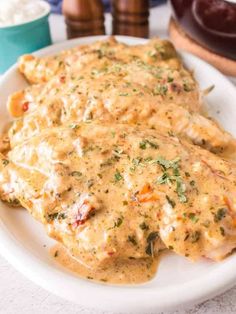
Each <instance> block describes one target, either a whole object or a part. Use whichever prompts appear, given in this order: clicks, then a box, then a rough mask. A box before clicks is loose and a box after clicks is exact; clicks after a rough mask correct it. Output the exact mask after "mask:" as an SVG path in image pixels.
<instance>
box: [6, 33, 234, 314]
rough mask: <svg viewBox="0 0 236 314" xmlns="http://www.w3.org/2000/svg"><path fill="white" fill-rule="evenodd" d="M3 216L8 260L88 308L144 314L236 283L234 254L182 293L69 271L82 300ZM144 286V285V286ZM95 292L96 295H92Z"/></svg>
mask: <svg viewBox="0 0 236 314" xmlns="http://www.w3.org/2000/svg"><path fill="white" fill-rule="evenodd" d="M107 37H110V36H89V37H83V38H76V39H72V40H66V41H63V42H60V43H56V44H54V45H51V46H48V47H46V48H43V49H40V50H38V51H36V52H34V53H33V54H34V55H45V54H51V53H52V51H55V52H56V51H59V50H63V49H67V48H68V47H72V46H73V45H80V44H84V43H89V42H90V43H91V42H93V41H95V40H100V39H104V38H107ZM115 37H116V38H117V39H118V41H123V42H129V41H131V42H132V43H145V42H146V41H147V39H143V38H136V37H130V36H115ZM180 55H181V56H182V57H183V59H186V60H195V61H197V62H200V63H201V64H202V65H203V66H204V67H205V68H206V70H207V69H208V70H209V71H211V72H213V74H214V73H215V75H217V76H220V77H221V79H223V80H224V81H225V83H226V84H228V86H230V88H234V89H235V86H234V85H233V84H232V82H230V81H229V79H228V78H226V77H225V76H224V75H223V74H222V73H221V72H220V71H218V70H217V69H215V68H214V67H213V66H211V65H210V64H208V63H207V62H205V61H203V60H201V59H200V58H198V57H196V56H193V55H192V54H190V53H186V52H182V51H180ZM190 63H191V62H190ZM16 68H17V65H16V64H15V65H13V66H12V67H11V68H10V69H9V70H8V71H6V72H5V74H4V75H3V76H2V77H1V79H0V90H1V86H2V84H3V83H4V82H5V83H6V82H7V81H8V79H9V76H11V75H14V72H15V71H16ZM235 94H236V93H235ZM0 218H1V219H0V226H1V228H0V254H1V255H2V256H3V257H4V258H6V259H7V260H8V262H9V263H10V264H12V265H13V266H14V267H15V268H16V269H17V270H18V271H20V272H21V273H23V274H24V275H25V276H26V277H27V278H28V279H30V280H32V281H33V282H34V283H36V284H37V285H39V286H41V287H43V288H44V289H46V290H48V291H50V292H51V293H53V294H56V295H57V296H59V297H62V298H64V299H67V300H69V301H72V302H74V303H77V304H80V305H81V306H84V307H90V308H91V307H93V308H96V309H98V308H99V309H101V310H104V309H105V310H110V311H122V312H126V311H127V309H128V311H129V312H135V313H143V312H144V311H147V310H150V309H151V310H162V311H163V310H171V309H176V308H177V307H178V308H180V307H186V306H190V305H193V304H196V303H199V302H202V301H205V300H207V299H209V298H211V297H214V296H216V295H218V294H220V293H222V292H224V291H226V290H228V289H229V288H231V287H232V286H234V285H235V279H236V272H235V271H234V269H235V266H234V264H235V260H236V255H235V256H232V258H229V259H228V260H227V263H224V264H222V265H221V267H220V276H219V269H218V268H217V269H214V270H213V271H212V272H210V273H209V274H208V276H206V277H205V278H202V277H200V278H198V279H194V280H192V281H190V282H188V283H184V284H182V286H181V290H182V291H181V293H179V285H176V286H174V287H165V288H163V291H159V292H158V294H157V292H156V291H155V288H154V289H153V291H150V289H145V284H143V285H138V286H115V285H105V284H100V283H93V282H90V281H86V280H80V278H78V277H76V276H73V275H72V274H68V273H66V274H64V277H65V278H66V277H67V276H69V278H70V280H71V283H72V285H73V286H75V285H79V286H80V287H81V288H80V290H81V295H80V296H81V298H80V300H77V299H76V298H75V295H74V294H73V293H71V291H65V290H66V289H62V288H63V287H62V286H63V281H62V282H60V280H58V279H59V278H60V277H61V276H62V273H61V271H59V270H57V269H56V268H53V267H52V266H51V265H48V264H47V263H46V262H43V261H41V260H40V259H38V258H37V257H35V256H34V255H33V254H32V253H31V252H29V251H28V250H27V249H26V248H24V247H23V246H22V245H19V244H20V243H21V242H20V241H18V242H17V240H16V239H14V237H13V235H12V234H11V233H10V231H9V230H8V229H7V226H5V225H4V221H2V217H0ZM29 263H30V264H31V265H33V267H28V264H29ZM234 273H235V274H234ZM233 274H234V276H233ZM65 278H64V279H65ZM216 278H217V284H216ZM56 279H57V280H56ZM78 280H79V281H78ZM55 281H56V285H55ZM209 282H210V283H209ZM137 287H138V289H137ZM142 287H144V288H143V289H142ZM166 290H168V293H166ZM183 291H186V294H184V293H183ZM91 295H92V296H93V298H91ZM94 296H95V297H94ZM124 297H125V299H124ZM101 300H102V302H101ZM138 300H141V302H142V304H140V303H141V302H138ZM150 300H151V302H150ZM160 300H161V304H160ZM102 303H103V304H102Z"/></svg>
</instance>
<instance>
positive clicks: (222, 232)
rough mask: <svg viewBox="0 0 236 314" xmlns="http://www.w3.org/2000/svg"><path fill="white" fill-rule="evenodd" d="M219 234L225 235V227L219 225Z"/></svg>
mask: <svg viewBox="0 0 236 314" xmlns="http://www.w3.org/2000/svg"><path fill="white" fill-rule="evenodd" d="M220 234H221V235H222V236H223V237H224V236H225V229H224V228H223V227H220Z"/></svg>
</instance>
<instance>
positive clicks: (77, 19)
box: [62, 0, 105, 38]
mask: <svg viewBox="0 0 236 314" xmlns="http://www.w3.org/2000/svg"><path fill="white" fill-rule="evenodd" d="M62 12H63V14H64V16H65V23H66V26H67V37H68V38H75V37H83V36H91V35H104V34H105V27H104V7H103V3H102V0H63V3H62Z"/></svg>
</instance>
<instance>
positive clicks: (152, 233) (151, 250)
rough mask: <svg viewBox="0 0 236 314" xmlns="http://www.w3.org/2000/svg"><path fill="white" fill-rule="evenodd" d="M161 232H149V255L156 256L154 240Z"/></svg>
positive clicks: (147, 247) (147, 252)
mask: <svg viewBox="0 0 236 314" xmlns="http://www.w3.org/2000/svg"><path fill="white" fill-rule="evenodd" d="M158 236H159V234H158V232H157V231H154V232H151V233H149V235H148V237H147V246H146V250H145V252H146V254H147V255H149V256H152V257H153V256H154V251H153V242H154V241H155V240H156V239H157V238H158Z"/></svg>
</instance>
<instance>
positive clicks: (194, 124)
mask: <svg viewBox="0 0 236 314" xmlns="http://www.w3.org/2000/svg"><path fill="white" fill-rule="evenodd" d="M119 45H120V44H119ZM119 45H118V47H119ZM150 45H151V44H150V43H149V44H147V46H148V47H149V46H150ZM143 47H146V46H143ZM149 48H150V47H149ZM127 49H128V48H127ZM130 49H131V48H130ZM135 49H137V48H135ZM140 49H141V48H140ZM143 49H144V48H143ZM145 49H147V47H146V48H145ZM141 50H142V49H141ZM123 54H124V52H123ZM124 55H125V54H124ZM128 57H129V55H128ZM128 60H129V59H128ZM75 67H76V66H75ZM140 78H141V79H140ZM8 108H9V111H10V113H11V114H12V115H13V116H14V117H17V118H19V119H17V120H16V121H15V122H14V124H13V126H12V128H11V129H10V132H9V137H10V142H11V147H14V146H15V145H16V144H18V143H19V142H20V141H23V140H25V139H27V138H29V137H31V136H32V135H35V134H39V133H40V131H41V130H42V129H46V128H49V127H52V126H60V125H64V124H66V123H68V122H69V121H91V120H102V121H105V122H112V121H113V122H122V123H129V124H131V123H132V124H145V125H148V126H149V127H151V128H155V129H158V130H162V131H164V130H165V131H166V132H173V133H174V134H177V135H180V136H182V137H185V138H188V139H189V140H190V141H192V142H193V143H195V144H197V145H201V146H203V147H205V148H207V149H209V150H212V151H213V152H222V151H225V150H227V149H228V147H229V146H235V140H234V139H233V138H232V136H231V135H230V134H228V133H227V132H225V131H224V130H223V129H221V128H220V127H219V126H218V125H217V123H216V122H214V121H213V120H211V119H208V118H206V117H204V116H202V115H201V114H200V113H199V110H200V100H199V93H198V87H197V84H196V82H195V80H194V79H193V77H192V75H191V74H190V73H189V72H188V71H186V70H185V69H184V68H183V67H182V66H178V67H177V68H173V67H172V66H169V64H168V62H167V63H162V64H158V65H156V64H149V63H146V62H144V61H143V60H142V59H138V57H137V56H136V58H135V60H131V61H129V62H127V63H125V62H123V61H122V62H121V61H117V60H113V59H109V58H107V57H106V56H104V57H103V58H101V59H95V60H93V61H91V62H90V63H89V64H87V65H86V67H84V68H81V69H80V71H79V72H78V71H75V70H74V69H71V70H70V71H69V70H68V71H67V72H65V73H61V74H60V75H57V76H55V77H53V78H52V79H51V80H49V82H47V83H45V84H37V85H33V86H30V87H28V88H27V89H25V90H23V91H20V92H17V93H15V94H13V95H12V96H10V98H9V101H8Z"/></svg>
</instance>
